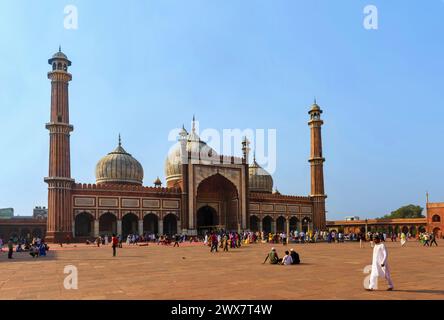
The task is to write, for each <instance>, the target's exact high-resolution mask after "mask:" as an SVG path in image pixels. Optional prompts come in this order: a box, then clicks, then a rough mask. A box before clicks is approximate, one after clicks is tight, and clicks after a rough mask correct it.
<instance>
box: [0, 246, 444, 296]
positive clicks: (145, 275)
mask: <svg viewBox="0 0 444 320" xmlns="http://www.w3.org/2000/svg"><path fill="white" fill-rule="evenodd" d="M439 245H440V247H433V248H427V247H426V248H424V247H421V246H420V245H419V244H418V243H417V242H408V243H407V247H404V248H401V247H400V246H399V243H391V242H388V243H387V246H388V250H389V262H390V265H391V269H392V277H393V281H394V284H395V291H392V292H387V291H385V288H386V287H385V283H384V282H383V280H382V279H381V281H380V285H379V288H380V291H375V292H367V291H365V290H364V289H363V284H362V283H363V279H364V277H365V276H366V275H365V274H364V273H363V269H364V267H365V266H366V265H368V264H370V263H371V253H372V249H371V248H370V245H369V244H368V243H367V244H366V247H365V248H362V249H360V248H359V244H357V243H344V244H342V243H341V244H327V243H318V244H293V245H290V246H288V249H289V248H290V247H293V248H295V250H296V251H297V252H298V253H299V254H300V257H301V260H302V264H301V265H295V266H277V265H270V264H268V263H267V264H262V262H263V260H264V258H265V255H266V253H267V252H268V251H269V249H270V248H271V247H272V245H269V244H252V245H245V246H243V247H242V248H240V249H234V250H232V251H230V252H228V253H224V252H218V253H217V254H216V253H213V254H211V253H210V252H209V248H207V247H205V246H203V245H202V244H193V245H190V244H187V245H185V246H182V247H180V248H173V247H172V246H169V247H166V246H158V245H156V244H150V245H149V246H124V247H123V248H122V249H119V250H118V256H117V257H115V258H114V257H112V249H111V247H110V246H108V247H100V248H97V247H95V246H86V245H84V244H77V245H74V244H71V245H68V246H64V247H63V248H60V247H56V246H54V248H51V250H50V251H49V252H48V256H46V257H40V258H38V259H32V257H31V256H30V255H29V254H28V253H14V258H15V259H13V260H12V261H8V259H7V253H6V252H2V253H0V267H1V269H0V270H1V271H0V298H1V299H444V242H441V243H439ZM275 247H276V248H277V250H278V253H279V255H280V256H282V253H283V250H284V249H285V247H284V246H282V245H275ZM66 265H74V266H76V267H77V268H78V289H77V290H66V289H65V288H64V286H63V282H64V279H65V277H66V276H67V275H66V274H64V273H63V271H64V267H65V266H66Z"/></svg>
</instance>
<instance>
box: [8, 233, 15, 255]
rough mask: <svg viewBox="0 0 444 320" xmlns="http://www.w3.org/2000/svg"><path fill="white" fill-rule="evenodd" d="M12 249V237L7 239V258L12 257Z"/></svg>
mask: <svg viewBox="0 0 444 320" xmlns="http://www.w3.org/2000/svg"><path fill="white" fill-rule="evenodd" d="M13 251H14V243H13V242H12V238H10V239H9V241H8V259H12V252H13Z"/></svg>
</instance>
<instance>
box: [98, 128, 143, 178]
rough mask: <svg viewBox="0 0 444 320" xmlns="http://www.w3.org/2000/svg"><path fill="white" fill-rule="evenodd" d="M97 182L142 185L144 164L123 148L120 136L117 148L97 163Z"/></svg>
mask: <svg viewBox="0 0 444 320" xmlns="http://www.w3.org/2000/svg"><path fill="white" fill-rule="evenodd" d="M96 183H97V184H134V185H142V183H143V168H142V165H141V164H140V163H139V161H137V160H136V159H135V158H133V157H132V156H131V154H129V153H128V152H126V151H125V149H123V147H122V144H121V141H120V136H119V145H118V146H117V148H116V149H115V150H114V151H113V152H110V153H108V154H107V155H106V156H104V157H103V158H102V159H100V161H99V162H98V163H97V165H96Z"/></svg>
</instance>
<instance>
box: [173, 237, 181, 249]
mask: <svg viewBox="0 0 444 320" xmlns="http://www.w3.org/2000/svg"><path fill="white" fill-rule="evenodd" d="M179 240H180V236H179V235H178V234H176V235H175V236H174V246H173V247H176V246H177V247H178V246H179Z"/></svg>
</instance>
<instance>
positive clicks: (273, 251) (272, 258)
mask: <svg viewBox="0 0 444 320" xmlns="http://www.w3.org/2000/svg"><path fill="white" fill-rule="evenodd" d="M267 260H269V261H270V264H278V263H279V262H280V261H282V259H281V260H279V257H278V254H277V252H276V249H275V248H271V251H270V253H269V254H267V256H266V257H265V260H264V262H263V263H262V264H264V263H265V262H267Z"/></svg>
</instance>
